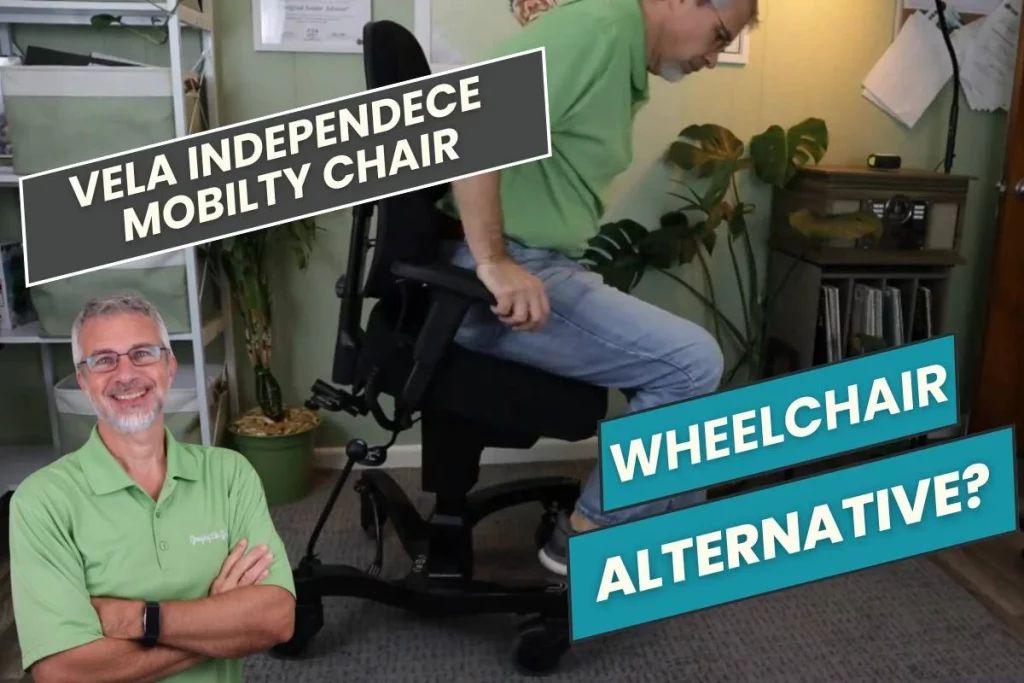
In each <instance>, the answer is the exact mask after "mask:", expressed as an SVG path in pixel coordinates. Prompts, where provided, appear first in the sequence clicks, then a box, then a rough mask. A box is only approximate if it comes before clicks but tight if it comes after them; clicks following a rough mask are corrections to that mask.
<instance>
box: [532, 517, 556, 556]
mask: <svg viewBox="0 0 1024 683" xmlns="http://www.w3.org/2000/svg"><path fill="white" fill-rule="evenodd" d="M554 530H555V521H554V520H553V519H552V518H551V516H550V515H544V516H543V517H541V519H540V522H539V523H538V524H537V530H536V531H535V532H534V533H533V542H534V543H535V544H536V545H537V549H538V550H540V549H541V548H543V547H544V546H546V545H547V544H548V541H549V540H551V534H552V533H553V532H554Z"/></svg>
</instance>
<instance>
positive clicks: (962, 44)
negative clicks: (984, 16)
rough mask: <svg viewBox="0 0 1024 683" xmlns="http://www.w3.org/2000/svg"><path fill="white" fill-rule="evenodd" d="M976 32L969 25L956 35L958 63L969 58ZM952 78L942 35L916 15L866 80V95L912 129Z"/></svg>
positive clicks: (910, 18) (955, 47)
mask: <svg viewBox="0 0 1024 683" xmlns="http://www.w3.org/2000/svg"><path fill="white" fill-rule="evenodd" d="M977 31H978V29H977V28H972V25H971V24H968V25H967V26H966V27H964V28H962V29H958V30H957V31H956V32H954V33H953V35H952V41H953V48H954V50H955V51H956V54H957V61H958V62H959V63H961V64H962V63H963V62H964V60H965V58H966V57H967V56H968V55H969V54H970V52H971V48H972V38H973V36H974V35H975V34H976V33H977ZM952 77H953V64H952V62H951V61H950V59H949V50H948V49H947V48H946V42H945V40H944V39H943V37H942V32H941V31H940V30H939V28H938V27H937V26H936V24H935V23H933V21H932V20H931V19H929V18H928V15H926V14H925V13H924V12H915V13H914V14H912V15H911V16H910V17H909V18H908V19H907V21H906V22H905V23H904V24H903V28H902V30H901V31H900V33H899V35H898V36H897V37H896V40H895V41H893V43H892V45H890V46H889V49H888V50H886V52H885V54H884V55H882V58H881V59H880V60H879V61H878V63H877V64H875V67H874V68H873V69H872V70H871V73H870V74H868V77H867V78H866V79H864V83H863V88H864V89H863V95H864V97H865V98H867V99H868V100H869V101H871V102H872V103H874V104H875V105H876V106H878V107H879V108H880V109H882V110H883V111H885V112H886V113H888V114H889V115H890V116H892V117H893V118H895V119H896V120H898V121H900V122H901V123H903V124H904V125H905V126H907V127H908V128H913V127H914V126H915V125H917V122H918V121H919V120H920V119H921V116H923V115H924V113H925V111H927V109H928V107H929V106H931V104H932V102H934V101H935V98H936V97H937V96H938V94H939V92H941V91H942V88H943V87H945V85H946V84H947V83H949V81H950V79H952Z"/></svg>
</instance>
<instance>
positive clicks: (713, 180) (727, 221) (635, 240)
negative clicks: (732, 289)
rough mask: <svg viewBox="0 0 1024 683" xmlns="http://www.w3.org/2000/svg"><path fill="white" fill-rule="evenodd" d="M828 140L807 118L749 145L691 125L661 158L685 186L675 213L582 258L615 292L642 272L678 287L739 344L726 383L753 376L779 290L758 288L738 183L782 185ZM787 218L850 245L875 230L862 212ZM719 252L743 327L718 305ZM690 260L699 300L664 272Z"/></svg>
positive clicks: (616, 230) (626, 227)
mask: <svg viewBox="0 0 1024 683" xmlns="http://www.w3.org/2000/svg"><path fill="white" fill-rule="evenodd" d="M828 142H829V134H828V127H827V126H826V124H825V122H824V121H823V120H821V119H818V118H809V119H806V120H804V121H801V122H800V123H798V124H796V125H794V126H792V127H791V128H789V129H784V128H782V127H781V126H778V125H773V126H770V127H769V128H768V129H767V130H765V131H764V132H762V133H759V134H758V135H755V136H754V137H753V138H752V139H751V140H750V143H749V145H744V143H743V141H741V140H740V139H739V138H738V137H736V135H735V134H733V133H732V131H730V130H728V129H727V128H724V127H722V126H719V125H716V124H702V125H693V126H689V127H687V128H685V129H684V130H683V131H682V132H681V133H680V134H679V138H678V139H677V140H676V141H675V142H674V143H673V144H672V145H671V146H670V147H669V149H668V151H667V153H666V161H667V163H668V164H669V165H670V166H671V167H672V168H673V169H675V170H677V171H682V172H683V176H684V177H689V179H690V181H691V183H688V182H686V181H685V180H680V179H678V178H673V179H672V182H673V183H676V184H678V185H680V186H681V189H680V190H678V191H675V190H673V191H672V192H670V193H669V194H670V195H672V196H673V197H674V198H675V199H677V200H678V201H679V204H680V205H679V207H678V208H675V209H673V210H672V211H669V212H668V213H665V214H664V215H662V216H661V220H660V225H659V226H658V227H657V228H656V229H654V230H648V229H647V228H646V227H644V226H643V225H641V224H639V223H638V222H636V221H633V220H630V219H624V220H620V221H616V222H612V223H608V224H606V225H604V226H602V228H601V230H600V231H599V233H598V235H596V236H595V237H594V238H593V239H592V240H591V242H590V245H589V249H588V250H587V251H586V253H585V254H584V256H583V259H582V260H583V262H584V263H585V264H586V265H587V266H588V267H589V268H591V269H592V270H595V271H597V272H600V273H601V274H602V275H603V276H604V278H605V281H606V282H608V284H610V285H612V286H614V287H616V288H618V289H620V290H622V291H627V292H628V291H631V290H633V289H634V288H635V287H636V286H637V285H638V284H639V283H640V281H641V280H642V279H643V277H644V275H645V274H646V273H647V272H648V271H649V270H656V271H658V272H659V273H661V274H662V275H664V276H666V277H668V278H671V279H672V280H674V281H675V282H677V283H678V284H679V285H681V286H682V287H684V288H686V289H687V290H688V291H689V292H690V294H692V295H693V296H694V297H695V298H696V299H697V300H698V301H700V302H701V303H702V304H703V305H704V306H706V307H707V309H708V310H709V311H710V312H711V313H712V316H713V321H714V326H715V334H716V336H717V337H718V339H719V342H720V343H723V344H724V342H725V339H724V338H723V330H724V332H726V333H728V338H730V339H731V340H732V341H733V342H734V343H735V344H736V345H738V347H739V350H740V355H739V358H738V360H737V362H736V365H735V366H734V367H733V368H732V369H731V370H730V371H729V372H728V373H727V375H726V377H725V378H724V384H725V385H726V386H728V385H729V384H731V383H732V382H733V380H734V378H735V377H736V374H737V373H738V372H739V371H740V370H741V369H744V368H745V369H746V370H747V371H748V377H749V378H750V379H755V378H757V377H759V375H760V372H761V366H762V361H763V346H764V322H763V319H764V311H765V310H766V309H767V308H768V306H770V304H771V301H772V299H773V297H774V295H775V294H777V291H778V290H776V291H775V292H765V291H763V289H762V287H761V279H760V277H759V275H758V272H757V260H756V257H755V251H754V247H753V243H752V239H751V235H750V231H749V230H748V217H749V216H751V215H752V214H754V213H756V211H757V207H756V205H755V204H753V203H751V202H748V201H745V200H744V198H743V197H741V195H740V190H739V186H740V184H739V183H738V182H737V178H738V177H739V176H740V174H743V173H752V174H753V176H754V177H755V178H756V179H757V180H759V181H761V182H762V183H765V184H767V185H769V186H774V187H779V188H784V187H786V186H787V185H788V184H789V182H790V181H791V180H792V179H793V177H794V176H795V175H796V174H797V173H798V172H799V170H800V169H801V168H802V167H804V166H806V165H809V164H812V163H813V164H817V163H819V162H820V161H821V160H822V158H824V156H825V153H826V152H827V151H828ZM748 151H749V154H748ZM693 181H700V182H701V183H702V184H704V189H703V191H702V192H698V191H696V190H695V189H694V187H693V185H694V184H695V183H693ZM788 219H789V222H790V225H791V226H792V227H793V228H794V229H795V230H797V231H798V232H799V233H801V234H803V235H804V236H806V237H808V238H810V239H836V238H843V239H851V238H852V239H856V238H860V237H864V236H867V235H870V234H877V233H878V231H879V230H880V229H881V226H880V222H879V219H878V218H877V217H876V216H875V215H874V214H872V213H870V212H852V213H844V214H835V215H822V214H818V213H816V212H812V211H808V210H799V211H796V212H793V213H791V214H790V215H789V217H788ZM720 245H724V248H726V249H727V250H728V252H729V259H730V262H731V264H732V268H733V272H734V275H735V282H736V287H737V289H738V294H739V297H740V301H741V308H742V318H743V319H742V321H741V322H734V321H733V320H732V319H731V318H730V317H729V316H728V315H726V314H725V313H724V312H723V311H722V310H721V308H720V307H719V305H718V297H717V295H716V292H715V287H714V284H713V282H712V277H711V265H710V261H711V257H712V256H713V254H714V252H715V250H716V249H718V248H721V247H720ZM694 263H696V264H698V265H699V267H700V269H701V272H702V274H703V277H704V281H705V283H706V294H705V292H702V291H700V290H699V289H698V288H697V287H695V286H693V285H692V284H690V283H689V282H687V281H686V280H684V279H683V278H681V277H680V276H678V275H677V274H675V273H673V272H671V269H673V268H675V267H677V266H682V265H690V264H694ZM780 287H781V285H780Z"/></svg>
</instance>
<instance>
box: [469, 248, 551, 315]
mask: <svg viewBox="0 0 1024 683" xmlns="http://www.w3.org/2000/svg"><path fill="white" fill-rule="evenodd" d="M476 275H477V277H478V278H480V282H482V283H483V284H484V286H485V287H487V289H488V290H489V291H490V292H491V294H493V295H494V298H495V299H497V301H498V303H497V305H496V306H492V307H491V310H492V311H494V313H495V314H496V315H497V316H498V317H499V318H500V319H501V321H502V322H503V323H506V324H508V325H511V326H512V328H513V329H515V330H517V331H525V332H535V331H537V330H539V329H540V328H541V326H542V325H543V324H544V323H545V322H546V321H547V319H548V315H549V314H550V313H551V303H550V302H549V301H548V295H547V292H545V291H544V283H543V282H541V281H540V279H539V278H538V277H537V276H536V275H534V274H533V273H531V272H529V271H528V270H526V269H525V268H523V267H522V266H520V265H519V264H518V263H516V262H515V261H513V260H512V259H510V258H507V257H502V258H500V259H497V260H495V261H492V262H485V263H481V264H479V265H478V266H477V269H476Z"/></svg>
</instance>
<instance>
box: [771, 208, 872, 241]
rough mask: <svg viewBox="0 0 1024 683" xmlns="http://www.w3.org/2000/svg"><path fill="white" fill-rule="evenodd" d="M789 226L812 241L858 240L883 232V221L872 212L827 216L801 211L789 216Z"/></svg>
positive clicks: (806, 210) (805, 210)
mask: <svg viewBox="0 0 1024 683" xmlns="http://www.w3.org/2000/svg"><path fill="white" fill-rule="evenodd" d="M789 224H790V225H792V226H793V229H794V230H796V231H797V232H799V233H800V234H801V235H803V236H805V237H807V238H810V239H812V240H830V239H843V240H856V239H860V238H862V237H868V236H869V235H879V234H881V232H882V220H881V219H880V218H879V217H878V216H876V215H875V214H874V213H872V212H871V211H853V212H849V213H835V214H825V213H820V212H817V211H811V210H810V209H800V210H799V211H794V212H793V213H791V214H789Z"/></svg>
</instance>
